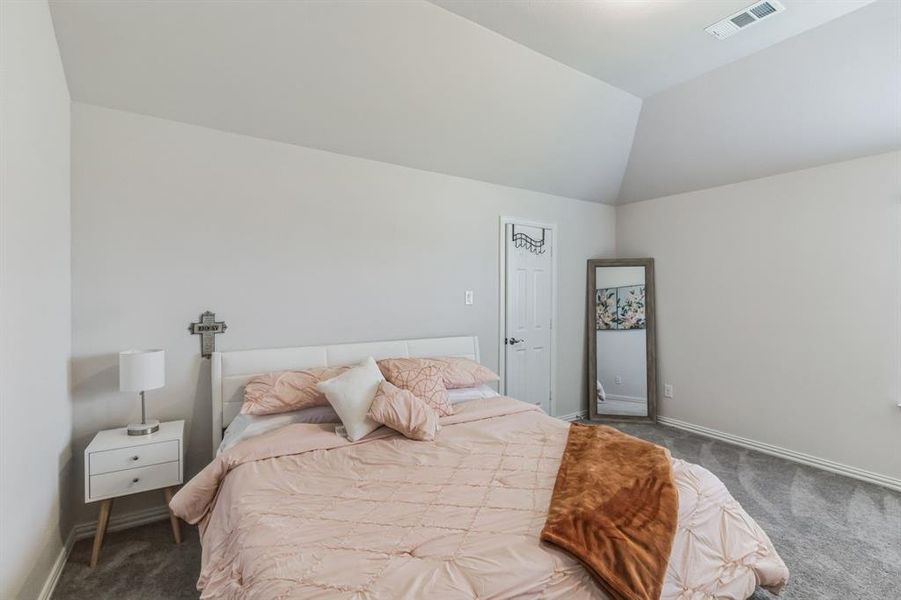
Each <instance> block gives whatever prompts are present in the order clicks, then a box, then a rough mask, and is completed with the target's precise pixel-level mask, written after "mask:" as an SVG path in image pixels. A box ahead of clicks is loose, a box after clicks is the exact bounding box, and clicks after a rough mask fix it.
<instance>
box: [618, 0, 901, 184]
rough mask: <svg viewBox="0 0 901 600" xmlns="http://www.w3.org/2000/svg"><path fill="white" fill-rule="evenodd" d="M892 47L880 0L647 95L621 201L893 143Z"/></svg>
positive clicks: (898, 139)
mask: <svg viewBox="0 0 901 600" xmlns="http://www.w3.org/2000/svg"><path fill="white" fill-rule="evenodd" d="M791 10H792V9H791V7H789V9H788V11H786V14H788V12H789V11H791ZM772 18H773V19H774V21H773V22H774V23H775V22H776V20H777V19H781V18H782V16H774V17H772ZM764 27H769V25H766V24H761V25H760V28H764ZM755 31H757V28H754V29H751V30H748V31H747V32H743V33H741V34H738V35H737V36H736V37H735V38H734V39H735V40H737V39H738V38H739V37H741V36H745V35H749V36H753V35H755V33H754V32H755ZM719 43H721V44H729V43H732V39H730V40H728V41H724V42H719ZM899 47H901V2H898V1H897V0H880V1H879V2H874V3H873V4H870V5H868V6H864V7H863V8H861V9H859V10H856V11H854V12H853V13H851V14H849V15H846V16H844V17H841V18H839V19H835V20H834V21H830V22H829V23H826V24H824V25H821V26H819V27H816V28H814V29H811V30H810V31H807V32H805V33H803V34H801V35H798V36H795V37H793V38H789V39H787V40H785V41H783V42H780V43H779V44H776V45H774V46H771V47H770V48H767V49H765V50H762V51H760V52H757V53H756V54H753V55H751V56H748V57H746V58H743V59H741V60H738V61H735V62H733V63H731V64H728V65H726V66H723V67H720V68H719V69H716V70H713V71H710V72H709V73H706V74H704V75H701V76H700V77H697V78H695V79H692V80H690V81H687V82H685V83H683V84H681V85H678V86H676V87H673V88H671V89H668V90H666V91H664V92H661V93H659V94H657V95H655V96H653V97H651V98H648V99H647V100H645V101H644V104H643V105H642V109H641V118H640V119H639V123H638V129H637V130H636V132H635V143H634V144H633V146H632V155H631V156H630V158H629V166H628V168H627V170H626V175H625V178H624V179H623V185H622V191H621V193H620V196H619V202H635V201H638V200H647V199H649V198H656V197H660V196H666V195H670V194H676V193H681V192H687V191H691V190H700V189H705V188H709V187H713V186H717V185H724V184H728V183H736V182H738V181H745V180H749V179H755V178H758V177H765V176H768V175H775V174H777V173H785V172H790V171H794V170H797V169H804V168H808V167H813V166H816V165H823V164H828V163H832V162H836V161H841V160H848V159H851V158H856V157H859V156H867V155H872V154H878V153H883V152H889V151H891V150H897V149H899V148H901V110H899V108H898V101H899V98H901V68H899V53H898V48H899Z"/></svg>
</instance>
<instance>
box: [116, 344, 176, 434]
mask: <svg viewBox="0 0 901 600" xmlns="http://www.w3.org/2000/svg"><path fill="white" fill-rule="evenodd" d="M164 385H166V353H165V351H163V350H125V351H124V352H120V353H119V390H120V391H123V392H141V422H140V423H130V424H129V425H128V435H148V434H150V433H153V432H154V431H157V430H159V428H160V422H159V421H157V420H156V419H151V420H149V421H148V420H147V412H146V409H145V406H144V392H145V391H146V390H155V389H158V388H161V387H163V386H164Z"/></svg>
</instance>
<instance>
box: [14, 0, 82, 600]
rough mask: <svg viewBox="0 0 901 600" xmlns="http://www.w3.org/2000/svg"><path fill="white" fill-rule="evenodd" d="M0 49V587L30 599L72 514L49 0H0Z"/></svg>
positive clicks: (60, 152) (60, 96) (59, 117)
mask: <svg viewBox="0 0 901 600" xmlns="http://www.w3.org/2000/svg"><path fill="white" fill-rule="evenodd" d="M0 60H2V66H0V72H2V73H3V79H2V86H3V91H2V102H0V131H2V135H0V146H2V147H0V597H2V598H23V599H31V598H35V597H37V595H38V594H39V592H40V590H41V587H42V585H43V583H44V579H45V577H46V576H47V573H48V572H49V571H50V568H51V565H52V564H53V562H54V560H55V559H56V557H57V555H58V554H59V552H60V550H61V548H62V541H63V538H64V536H65V535H66V534H67V533H68V528H69V524H70V520H69V519H68V518H67V515H68V511H65V510H63V511H62V513H61V512H60V509H61V504H62V505H63V506H65V505H66V500H65V499H64V498H65V497H66V496H67V495H68V490H67V487H68V482H69V481H70V478H69V471H70V463H71V452H70V448H69V444H70V434H71V423H72V407H71V402H70V397H69V355H70V348H71V344H70V342H71V305H70V281H71V280H70V273H71V271H70V266H69V265H70V263H69V258H70V249H69V92H68V90H67V88H66V80H65V77H64V75H63V70H62V64H61V62H60V58H59V52H58V50H57V47H56V39H55V37H54V33H53V24H52V22H51V20H50V11H49V9H48V8H47V4H46V2H0ZM61 498H63V500H62V502H61Z"/></svg>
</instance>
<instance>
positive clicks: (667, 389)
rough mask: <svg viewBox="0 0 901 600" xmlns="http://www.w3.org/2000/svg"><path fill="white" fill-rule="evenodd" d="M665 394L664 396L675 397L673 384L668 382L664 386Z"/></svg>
mask: <svg viewBox="0 0 901 600" xmlns="http://www.w3.org/2000/svg"><path fill="white" fill-rule="evenodd" d="M663 395H664V397H666V398H672V397H673V384H671V383H667V384H665V385H664V386H663Z"/></svg>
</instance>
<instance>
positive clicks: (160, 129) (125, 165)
mask: <svg viewBox="0 0 901 600" xmlns="http://www.w3.org/2000/svg"><path fill="white" fill-rule="evenodd" d="M72 146H73V155H72V156H73V189H72V203H73V216H72V233H73V240H72V242H73V246H72V252H73V257H72V262H73V331H74V347H73V353H74V364H73V370H74V373H73V376H74V386H75V388H74V389H75V402H76V405H77V409H76V412H75V436H76V442H75V449H76V450H80V449H81V448H83V447H84V445H85V444H86V443H87V442H88V440H89V438H90V436H91V435H92V434H93V432H94V431H96V430H97V429H100V428H104V427H112V426H121V425H122V424H124V423H126V422H127V421H128V420H129V419H134V418H136V417H137V416H138V414H139V404H138V401H137V399H136V398H135V397H134V395H133V394H121V393H119V392H118V391H117V371H116V353H117V352H118V351H119V350H121V349H124V348H129V347H154V348H165V349H166V352H167V374H166V375H167V376H166V379H167V385H166V387H165V388H163V389H161V390H159V391H153V392H149V393H148V394H147V397H148V402H149V407H150V408H149V410H150V413H151V414H152V416H153V417H157V418H160V419H164V420H165V419H181V418H183V419H187V420H188V421H189V423H188V429H187V432H188V433H187V435H188V438H189V439H188V469H187V472H186V475H192V474H193V473H194V472H196V471H197V470H198V469H199V468H201V467H202V466H204V464H206V462H207V461H208V460H209V458H210V457H209V446H210V390H209V363H208V361H205V360H202V359H201V358H200V356H199V340H198V338H197V337H196V336H191V335H189V334H188V332H187V331H186V328H187V325H188V323H189V322H190V321H192V320H195V319H196V318H197V316H198V314H199V313H200V312H201V311H203V310H205V309H210V310H214V311H216V314H217V316H218V317H219V318H221V319H224V320H225V321H226V322H227V323H228V326H229V328H228V332H227V333H226V334H225V335H223V336H219V338H218V340H217V347H218V348H220V349H238V348H254V347H276V346H290V345H306V344H321V343H328V342H353V341H364V340H377V339H395V338H409V337H431V336H440V335H464V334H477V335H478V336H479V338H480V342H481V349H482V356H483V360H484V362H485V363H486V364H487V365H488V366H490V367H492V368H496V367H497V359H498V355H497V341H496V340H497V338H498V287H499V286H498V227H499V217H500V216H501V215H507V216H519V217H524V218H528V219H533V220H538V221H545V222H553V223H557V224H558V226H559V229H558V237H559V246H558V251H559V257H558V265H559V273H558V275H559V285H560V288H559V298H558V301H559V306H560V310H559V320H558V324H559V326H558V327H557V331H556V333H557V340H558V348H559V357H558V371H557V389H556V395H557V405H556V409H557V412H558V413H559V414H565V413H571V412H575V411H577V410H579V409H580V408H582V407H584V406H585V402H586V397H585V392H584V390H585V381H586V379H585V374H584V371H585V369H584V365H585V348H586V344H585V327H584V323H585V308H584V307H585V261H586V260H587V259H588V258H590V257H598V256H605V255H607V256H609V255H611V254H612V252H613V248H614V224H613V216H614V214H613V212H614V209H613V208H612V207H608V206H604V205H600V204H596V203H590V202H582V201H578V200H570V199H565V198H560V197H555V196H549V195H546V194H541V193H537V192H529V191H525V190H520V189H514V188H507V187H502V186H497V185H491V184H486V183H481V182H477V181H473V180H466V179H460V178H455V177H450V176H445V175H439V174H436V173H430V172H425V171H418V170H414V169H409V168H404V167H398V166H393V165H388V164H385V163H379V162H374V161H369V160H363V159H357V158H351V157H347V156H341V155H337V154H331V153H328V152H322V151H318V150H311V149H308V148H302V147H297V146H291V145H287V144H281V143H277V142H271V141H266V140H261V139H256V138H250V137H245V136H240V135H236V134H230V133H223V132H219V131H214V130H210V129H205V128H201V127H196V126H190V125H185V124H181V123H176V122H172V121H166V120H161V119H155V118H151V117H145V116H140V115H137V114H133V113H126V112H120V111H115V110H109V109H104V108H99V107H95V106H90V105H83V104H78V103H76V104H74V105H73V140H72ZM467 289H471V290H473V291H474V292H475V304H474V305H473V306H465V305H464V304H463V293H464V290H467ZM74 498H75V500H74V502H75V504H77V505H78V504H80V500H79V498H80V491H78V493H76V494H75V495H74ZM151 501H156V502H159V499H157V497H156V495H155V494H151V495H150V498H149V499H148V498H147V497H146V496H145V497H144V498H140V499H138V500H136V501H132V502H130V503H129V502H127V501H123V502H122V503H121V504H120V505H119V506H121V507H122V508H121V510H128V509H129V507H131V508H134V507H135V506H136V505H137V504H138V503H147V502H151ZM80 510H81V509H80ZM80 514H81V516H82V518H83V519H85V520H87V519H90V518H93V517H94V512H93V510H87V511H84V510H81V512H80Z"/></svg>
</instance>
